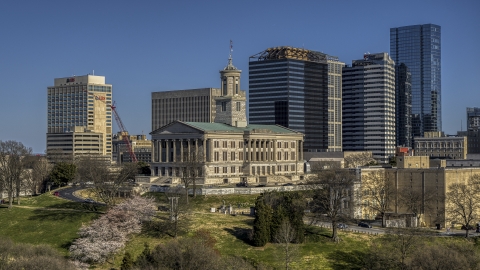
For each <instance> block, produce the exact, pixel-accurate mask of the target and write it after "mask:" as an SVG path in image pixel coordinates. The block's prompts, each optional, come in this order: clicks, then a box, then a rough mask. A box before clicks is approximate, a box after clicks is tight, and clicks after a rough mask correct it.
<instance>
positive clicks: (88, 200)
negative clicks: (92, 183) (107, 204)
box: [84, 198, 95, 203]
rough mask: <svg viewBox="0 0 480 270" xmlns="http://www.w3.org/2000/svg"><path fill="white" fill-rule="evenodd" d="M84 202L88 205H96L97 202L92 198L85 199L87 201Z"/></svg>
mask: <svg viewBox="0 0 480 270" xmlns="http://www.w3.org/2000/svg"><path fill="white" fill-rule="evenodd" d="M84 202H86V203H95V201H94V200H92V199H90V198H88V199H85V201H84Z"/></svg>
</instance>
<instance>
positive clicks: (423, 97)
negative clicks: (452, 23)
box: [390, 24, 442, 137]
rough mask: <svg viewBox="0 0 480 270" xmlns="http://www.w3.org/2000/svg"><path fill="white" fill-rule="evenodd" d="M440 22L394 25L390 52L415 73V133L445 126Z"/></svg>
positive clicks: (419, 133) (435, 129) (416, 134)
mask: <svg viewBox="0 0 480 270" xmlns="http://www.w3.org/2000/svg"><path fill="white" fill-rule="evenodd" d="M440 30H441V29H440V26H438V25H435V24H422V25H411V26H403V27H396V28H391V29H390V56H391V57H392V59H393V61H395V63H396V64H397V65H400V64H402V63H403V64H405V65H406V66H407V67H408V69H409V70H410V72H411V75H412V78H411V79H412V81H411V82H412V125H413V127H412V133H413V136H414V137H423V133H424V132H430V131H441V130H442V107H441V97H442V91H441V90H442V84H441V64H440V63H441V46H440V45H441V43H440V38H441V35H440V33H441V32H440Z"/></svg>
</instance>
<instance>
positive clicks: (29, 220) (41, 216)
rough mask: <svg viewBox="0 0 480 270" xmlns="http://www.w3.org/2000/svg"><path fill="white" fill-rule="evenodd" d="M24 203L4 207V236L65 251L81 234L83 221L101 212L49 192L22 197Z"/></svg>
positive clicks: (0, 232) (0, 224) (0, 226)
mask: <svg viewBox="0 0 480 270" xmlns="http://www.w3.org/2000/svg"><path fill="white" fill-rule="evenodd" d="M20 202H21V205H20V206H17V205H16V204H14V206H13V207H12V208H11V209H8V208H6V205H2V206H1V207H0V237H8V238H10V239H12V240H13V241H15V242H21V243H30V244H47V245H50V246H52V247H54V248H56V249H57V250H59V251H60V252H61V253H62V254H64V255H67V254H68V247H69V246H70V244H71V242H72V241H73V239H75V238H76V237H77V232H78V229H79V228H80V227H81V225H82V224H87V223H89V222H90V221H91V220H92V219H94V218H96V217H97V216H98V214H97V213H92V212H90V211H86V210H85V209H84V208H83V207H82V204H81V203H75V202H70V201H67V200H64V199H61V198H58V197H55V196H53V195H51V194H50V193H46V194H43V195H40V196H35V197H31V198H22V199H21V201H20Z"/></svg>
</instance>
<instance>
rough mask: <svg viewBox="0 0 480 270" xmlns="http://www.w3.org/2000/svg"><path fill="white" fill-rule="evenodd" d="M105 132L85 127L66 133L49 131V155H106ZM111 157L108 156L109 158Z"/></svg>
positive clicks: (70, 156)
mask: <svg viewBox="0 0 480 270" xmlns="http://www.w3.org/2000/svg"><path fill="white" fill-rule="evenodd" d="M104 138H105V136H104V134H103V133H100V132H92V131H90V130H86V129H85V128H84V127H75V128H74V129H73V130H71V131H67V132H64V133H47V155H62V156H65V157H68V158H70V159H73V157H78V156H82V155H98V156H104V157H107V155H105V148H104V141H103V140H104ZM110 158H111V157H110V156H108V159H110Z"/></svg>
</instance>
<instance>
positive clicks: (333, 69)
mask: <svg viewBox="0 0 480 270" xmlns="http://www.w3.org/2000/svg"><path fill="white" fill-rule="evenodd" d="M327 63H328V152H341V151H342V69H343V67H344V66H345V63H343V62H340V61H339V60H338V58H337V57H331V56H328V58H327Z"/></svg>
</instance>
